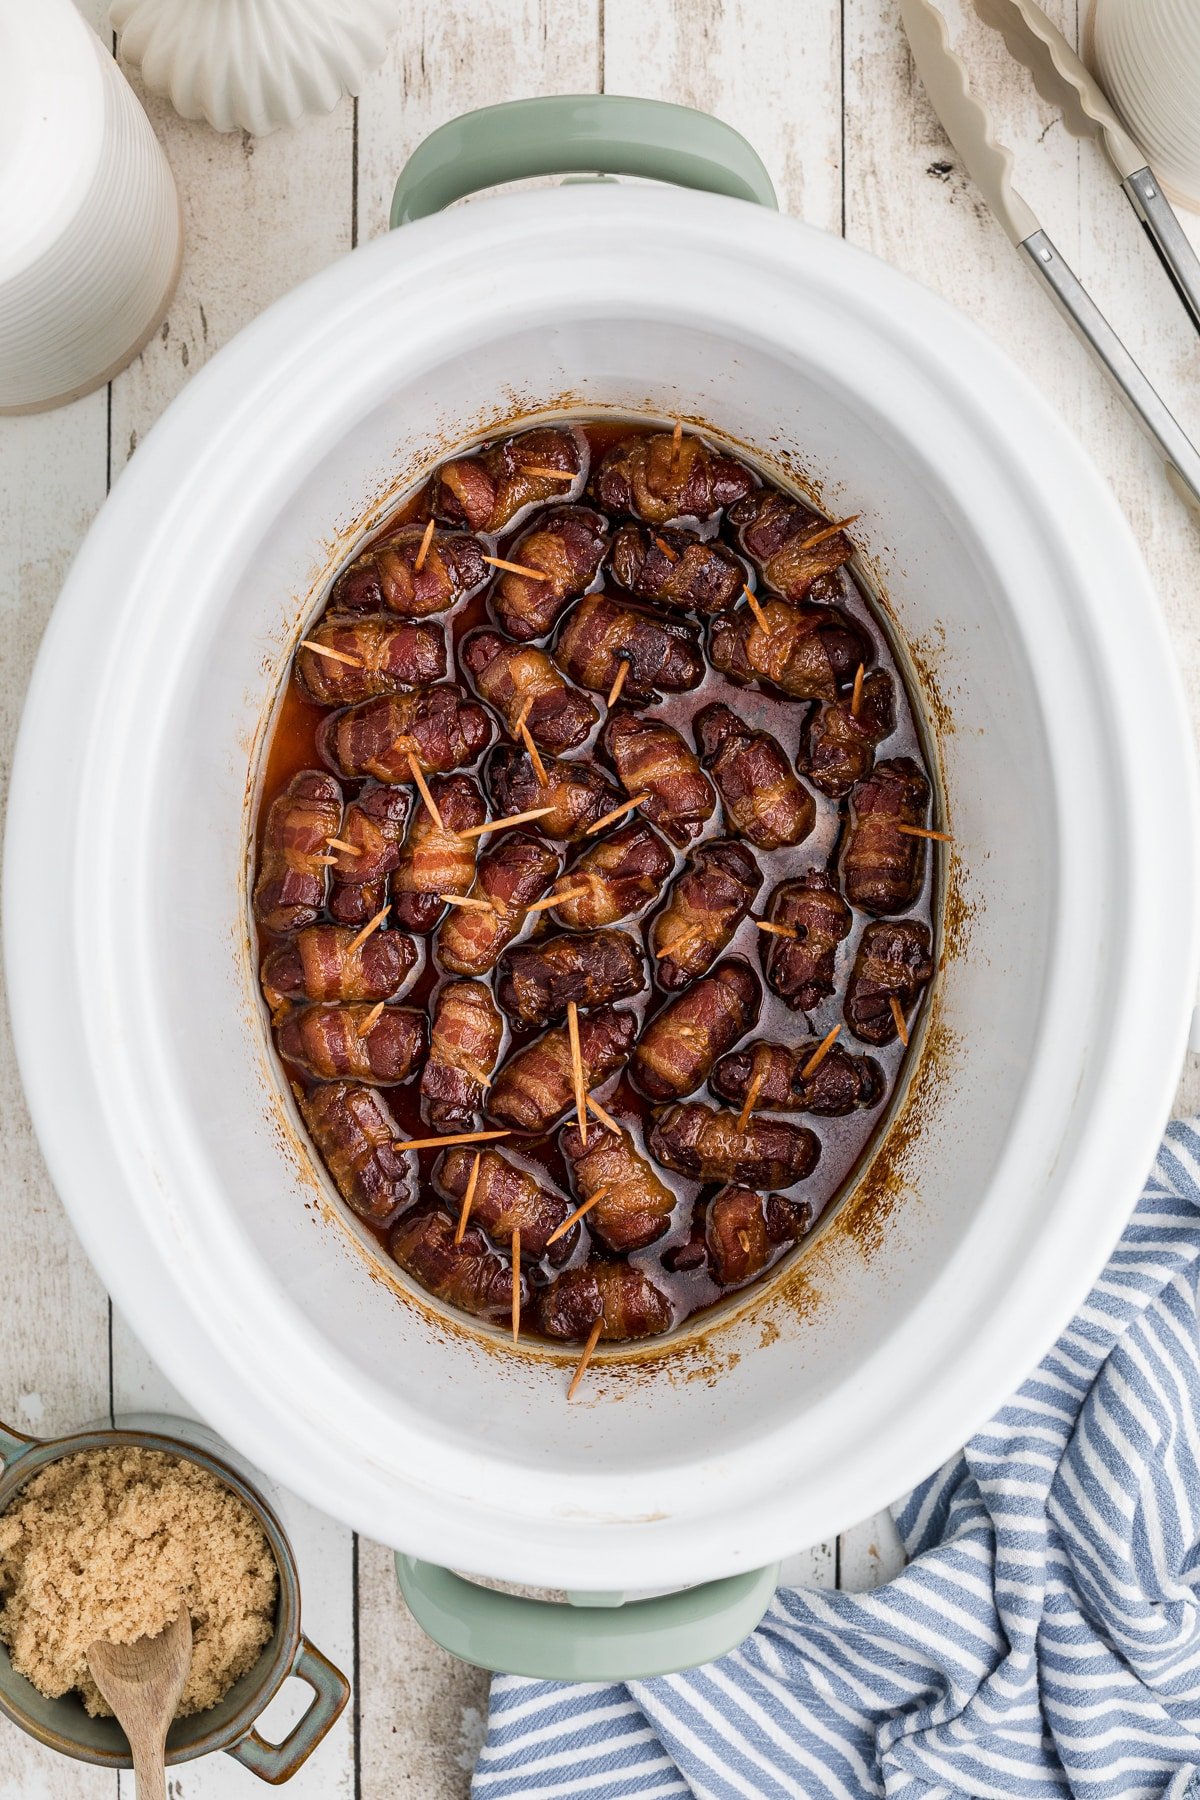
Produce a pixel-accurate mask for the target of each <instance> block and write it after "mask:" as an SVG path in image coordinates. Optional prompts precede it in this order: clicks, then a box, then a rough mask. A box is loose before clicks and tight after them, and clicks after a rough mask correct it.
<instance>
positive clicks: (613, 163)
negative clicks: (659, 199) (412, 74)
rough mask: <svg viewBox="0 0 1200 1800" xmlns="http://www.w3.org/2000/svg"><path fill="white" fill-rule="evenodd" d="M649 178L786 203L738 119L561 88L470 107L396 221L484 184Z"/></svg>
mask: <svg viewBox="0 0 1200 1800" xmlns="http://www.w3.org/2000/svg"><path fill="white" fill-rule="evenodd" d="M571 174H577V175H600V174H605V175H640V176H645V177H648V178H649V179H650V180H653V181H670V182H674V184H675V185H676V187H689V188H701V189H703V190H704V191H705V192H706V193H710V194H727V195H728V196H729V197H730V198H731V199H734V200H754V201H757V202H758V204H759V205H760V206H769V207H772V208H774V207H777V206H778V204H779V202H778V201H777V200H776V198H775V189H774V188H773V186H772V185H771V177H770V176H769V175H768V174H767V171H766V169H765V168H764V166H763V162H762V158H761V157H760V156H759V155H758V153H757V151H755V150H753V149H752V148H751V147H750V145H749V144H748V143H747V142H746V140H745V138H744V137H743V136H742V134H741V132H739V131H735V130H734V129H733V127H732V125H725V124H723V123H722V122H721V120H720V119H714V118H713V117H712V115H711V114H710V113H703V112H697V111H696V110H695V109H694V108H693V107H690V106H672V105H669V104H668V103H667V102H666V101H663V100H633V99H629V98H627V97H626V96H624V95H622V94H554V95H547V96H546V97H544V98H542V99H538V100H510V101H509V102H508V103H507V104H506V105H504V106H485V107H481V108H480V110H479V111H478V112H469V113H464V114H463V115H462V117H461V118H459V119H451V120H450V121H449V123H448V124H445V125H442V126H440V127H439V128H438V130H437V131H433V132H431V133H430V134H429V136H428V137H427V138H426V139H425V140H424V142H423V143H421V144H419V145H418V146H417V148H416V149H415V150H414V151H413V153H412V155H411V156H410V157H409V159H408V161H407V162H406V163H405V165H404V168H403V169H402V170H401V172H400V179H399V181H397V183H396V191H395V193H394V194H393V196H392V216H391V223H392V225H393V227H395V226H397V225H408V224H410V223H411V222H412V220H414V219H424V218H428V217H429V215H430V213H436V212H441V210H442V208H443V207H446V206H450V205H452V204H453V202H454V201H455V200H462V199H464V198H465V197H466V195H468V194H473V193H476V192H477V191H478V190H479V189H480V188H489V187H499V186H500V185H501V184H502V183H504V182H508V181H524V180H526V179H527V178H528V177H529V176H531V175H571Z"/></svg>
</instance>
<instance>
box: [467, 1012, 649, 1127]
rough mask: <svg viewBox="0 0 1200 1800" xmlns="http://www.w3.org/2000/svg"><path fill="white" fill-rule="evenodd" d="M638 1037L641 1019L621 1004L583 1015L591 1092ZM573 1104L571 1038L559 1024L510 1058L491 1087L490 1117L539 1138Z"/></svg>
mask: <svg viewBox="0 0 1200 1800" xmlns="http://www.w3.org/2000/svg"><path fill="white" fill-rule="evenodd" d="M636 1037H637V1020H636V1019H635V1017H634V1015H633V1014H632V1013H631V1012H625V1011H623V1010H622V1009H621V1008H620V1007H618V1006H601V1007H597V1009H596V1011H595V1012H590V1013H581V1014H580V1017H579V1053H580V1060H581V1061H582V1063H583V1080H584V1086H585V1087H586V1088H587V1089H588V1091H589V1092H590V1091H591V1090H592V1089H593V1088H595V1087H598V1086H599V1085H600V1083H601V1082H602V1081H606V1080H607V1079H608V1077H609V1076H610V1075H615V1074H616V1072H617V1070H618V1069H620V1068H622V1067H623V1066H624V1064H625V1062H626V1060H627V1058H628V1056H629V1052H630V1051H631V1050H632V1049H633V1043H634V1039H635V1038H636ZM574 1106H575V1078H574V1072H573V1069H572V1065H571V1044H570V1039H569V1037H568V1034H567V1027H566V1026H565V1025H556V1026H554V1027H553V1029H552V1030H550V1031H547V1032H544V1033H543V1034H542V1036H541V1037H539V1038H535V1039H534V1041H533V1043H532V1044H526V1045H525V1046H524V1047H523V1048H522V1049H520V1050H518V1051H516V1052H515V1054H514V1055H512V1056H510V1057H509V1059H508V1061H507V1062H506V1063H505V1064H504V1065H503V1067H502V1068H501V1070H500V1073H499V1074H498V1075H497V1077H496V1079H495V1081H494V1082H493V1084H492V1091H491V1094H490V1095H489V1097H488V1104H487V1115H488V1118H489V1119H491V1120H492V1121H493V1122H494V1123H495V1124H497V1125H509V1126H512V1127H513V1128H515V1129H516V1130H517V1131H528V1132H534V1133H536V1134H538V1135H540V1134H541V1133H543V1132H546V1131H550V1130H551V1129H552V1128H553V1127H554V1126H555V1125H557V1124H559V1122H560V1121H561V1120H562V1119H565V1118H566V1116H567V1114H568V1113H569V1112H571V1111H572V1110H573V1109H574ZM588 1135H589V1137H590V1135H591V1133H590V1131H589V1133H588Z"/></svg>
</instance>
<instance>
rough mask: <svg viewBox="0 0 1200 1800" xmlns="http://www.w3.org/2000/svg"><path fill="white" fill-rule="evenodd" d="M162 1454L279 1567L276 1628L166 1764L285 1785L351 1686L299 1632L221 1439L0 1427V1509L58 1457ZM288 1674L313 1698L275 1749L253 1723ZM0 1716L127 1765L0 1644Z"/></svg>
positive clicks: (154, 1422) (275, 1524) (283, 1540)
mask: <svg viewBox="0 0 1200 1800" xmlns="http://www.w3.org/2000/svg"><path fill="white" fill-rule="evenodd" d="M115 1449H136V1450H161V1451H163V1452H164V1454H165V1455H167V1456H173V1457H179V1458H182V1459H183V1460H185V1461H187V1462H192V1463H196V1464H197V1465H198V1466H199V1467H200V1468H202V1469H207V1470H208V1472H209V1474H210V1475H215V1476H216V1477H217V1480H218V1481H220V1482H223V1483H224V1485H225V1486H226V1487H227V1488H229V1489H230V1491H231V1492H232V1493H234V1494H236V1495H237V1497H238V1499H239V1500H240V1501H241V1502H242V1503H243V1505H244V1506H246V1507H248V1508H249V1510H250V1512H251V1513H253V1515H254V1517H255V1518H256V1519H257V1521H258V1523H259V1525H260V1526H261V1527H262V1529H263V1531H264V1533H265V1534H266V1539H267V1542H268V1543H269V1544H270V1546H271V1552H272V1555H273V1556H274V1558H275V1565H276V1567H277V1568H278V1570H279V1599H278V1603H277V1610H276V1618H275V1630H274V1633H273V1635H272V1637H271V1641H270V1643H269V1644H268V1645H267V1646H266V1648H265V1650H264V1651H263V1653H262V1655H261V1656H260V1657H259V1659H258V1661H257V1663H256V1664H255V1665H254V1667H253V1668H252V1669H251V1670H249V1671H248V1673H247V1674H245V1675H243V1676H242V1677H241V1679H240V1680H239V1681H236V1682H235V1683H234V1685H233V1686H232V1687H231V1688H230V1690H229V1692H228V1693H227V1694H226V1695H225V1697H224V1698H223V1699H222V1700H219V1701H218V1702H217V1704H216V1705H215V1706H212V1707H209V1708H208V1709H207V1710H206V1711H204V1712H198V1713H193V1714H192V1715H191V1716H190V1717H188V1718H184V1719H176V1720H175V1722H174V1724H173V1725H172V1726H171V1729H170V1731H169V1732H168V1734H167V1763H168V1765H170V1766H173V1765H174V1764H176V1763H183V1762H191V1761H192V1760H193V1759H194V1758H196V1757H198V1756H208V1755H209V1754H210V1753H211V1752H212V1751H214V1750H224V1751H227V1752H228V1754H229V1755H230V1756H232V1757H234V1758H235V1759H236V1761H238V1762H240V1763H241V1764H242V1765H243V1766H244V1767H245V1768H247V1769H250V1770H251V1771H252V1772H253V1773H254V1774H255V1775H257V1776H258V1777H259V1779H260V1780H262V1781H268V1782H270V1783H271V1784H272V1785H277V1784H278V1783H279V1782H282V1781H288V1780H290V1779H291V1777H292V1776H293V1775H294V1774H295V1773H296V1771H297V1769H298V1768H299V1767H300V1766H301V1764H302V1763H304V1762H306V1761H307V1759H308V1757H309V1756H310V1755H311V1754H312V1752H313V1751H314V1750H315V1749H316V1747H317V1745H318V1744H319V1743H320V1742H321V1740H322V1738H323V1737H324V1736H325V1734H326V1733H327V1732H328V1731H329V1729H330V1727H331V1726H332V1725H333V1724H334V1722H335V1720H336V1719H337V1718H338V1716H339V1714H340V1713H341V1711H342V1709H343V1707H344V1706H345V1704H346V1701H347V1700H348V1699H349V1696H350V1684H349V1682H348V1681H347V1680H346V1677H345V1676H344V1675H343V1674H342V1673H341V1671H340V1670H339V1669H335V1668H334V1666H333V1664H332V1663H331V1662H330V1661H329V1660H328V1658H327V1657H325V1656H322V1654H321V1652H320V1651H319V1650H318V1649H317V1648H316V1646H315V1644H312V1643H310V1642H309V1640H308V1639H307V1638H306V1637H305V1636H304V1634H303V1632H302V1631H301V1629H300V1578H299V1575H298V1573H297V1570H296V1559H295V1556H294V1555H293V1553H292V1547H291V1545H290V1544H289V1542H288V1540H287V1536H286V1534H285V1533H284V1530H283V1527H282V1525H281V1524H280V1522H279V1519H278V1518H277V1517H276V1514H275V1512H274V1510H273V1509H272V1507H271V1506H270V1505H269V1504H268V1502H267V1501H266V1500H265V1499H264V1498H263V1495H262V1494H261V1493H260V1492H259V1491H258V1489H257V1488H256V1487H254V1486H253V1485H252V1484H251V1482H250V1481H249V1480H248V1479H247V1475H246V1473H244V1472H243V1468H242V1466H240V1465H239V1464H238V1463H237V1462H236V1461H235V1459H234V1453H233V1452H232V1451H230V1450H229V1449H228V1448H227V1446H226V1445H225V1444H223V1443H222V1442H221V1440H220V1439H219V1438H218V1437H216V1436H215V1435H214V1433H212V1432H210V1431H208V1430H207V1429H206V1428H205V1427H204V1426H203V1425H199V1424H196V1423H195V1422H194V1421H192V1420H190V1419H178V1418H170V1417H167V1416H165V1415H158V1414H156V1415H152V1416H151V1415H138V1416H135V1417H130V1418H127V1419H123V1420H122V1421H121V1423H120V1425H119V1427H118V1428H117V1429H115V1430H113V1429H109V1428H107V1427H104V1426H98V1427H85V1428H84V1429H83V1430H81V1431H77V1432H72V1433H71V1434H70V1435H69V1436H67V1437H60V1438H54V1439H52V1440H48V1441H42V1440H39V1439H37V1438H31V1437H26V1436H24V1435H23V1434H22V1433H21V1432H18V1431H14V1430H13V1429H12V1427H11V1426H8V1425H0V1464H2V1472H0V1512H3V1511H4V1509H5V1508H6V1507H8V1506H10V1505H11V1504H12V1502H13V1501H14V1500H15V1499H16V1497H17V1495H18V1494H19V1493H20V1491H21V1489H22V1488H23V1487H24V1486H25V1484H26V1483H27V1482H28V1481H30V1480H32V1478H33V1477H34V1476H35V1475H37V1474H39V1473H40V1471H41V1470H43V1469H45V1468H48V1467H49V1466H50V1464H51V1463H56V1462H59V1461H61V1460H62V1458H63V1457H66V1456H78V1455H80V1454H81V1453H85V1452H88V1451H96V1450H115ZM289 1675H295V1676H298V1677H299V1679H300V1680H301V1681H304V1682H306V1683H307V1684H308V1686H309V1687H310V1688H311V1689H312V1695H313V1697H312V1700H311V1701H310V1703H309V1705H308V1707H307V1708H306V1709H305V1712H304V1714H303V1716H302V1717H301V1718H300V1719H299V1720H297V1722H296V1724H295V1725H293V1727H292V1729H291V1730H290V1731H289V1732H288V1734H287V1736H286V1737H285V1738H284V1739H283V1740H282V1742H281V1743H278V1744H272V1743H269V1742H268V1741H267V1739H266V1738H264V1737H263V1736H261V1735H260V1733H259V1732H258V1730H257V1729H256V1721H257V1719H258V1718H259V1716H260V1714H261V1713H262V1712H263V1711H264V1710H265V1709H266V1707H267V1706H268V1705H269V1704H270V1702H271V1701H272V1700H273V1699H274V1697H275V1695H276V1694H277V1693H278V1692H279V1689H280V1688H281V1687H282V1686H283V1684H284V1682H285V1681H286V1680H287V1678H288V1677H289ZM0 1711H3V1712H4V1713H6V1714H7V1715H8V1717H9V1718H10V1719H11V1720H12V1721H13V1723H14V1725H19V1726H20V1727H21V1729H22V1730H23V1731H27V1732H28V1733H29V1735H30V1737H34V1738H37V1739H38V1741H39V1742H40V1743H43V1744H48V1745H49V1746H50V1748H51V1749H52V1750H59V1751H61V1752H62V1754H63V1755H64V1756H73V1757H76V1758H77V1759H78V1760H79V1761H80V1762H90V1763H99V1764H101V1765H102V1766H103V1767H105V1768H109V1769H128V1768H132V1766H133V1764H132V1760H131V1758H130V1755H129V1745H128V1743H127V1742H126V1738H125V1733H124V1732H123V1731H122V1730H121V1727H120V1726H119V1725H118V1724H117V1722H116V1720H115V1719H112V1718H96V1719H93V1718H91V1717H89V1715H88V1713H87V1712H86V1711H85V1710H84V1706H83V1702H82V1700H81V1699H80V1698H79V1695H78V1694H75V1693H71V1694H65V1695H63V1696H62V1697H61V1698H60V1699H57V1700H48V1699H47V1698H46V1696H45V1695H44V1694H42V1693H39V1691H38V1689H37V1688H35V1687H34V1686H33V1684H32V1683H31V1682H29V1681H27V1680H26V1679H25V1677H24V1676H23V1675H18V1673H17V1671H16V1670H15V1669H14V1668H13V1666H12V1663H11V1661H10V1659H9V1654H8V1651H7V1649H5V1648H4V1647H3V1646H2V1645H0Z"/></svg>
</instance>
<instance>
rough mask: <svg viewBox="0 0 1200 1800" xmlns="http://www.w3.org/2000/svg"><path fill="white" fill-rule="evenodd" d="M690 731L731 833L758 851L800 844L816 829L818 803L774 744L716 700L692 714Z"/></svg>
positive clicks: (767, 734)
mask: <svg viewBox="0 0 1200 1800" xmlns="http://www.w3.org/2000/svg"><path fill="white" fill-rule="evenodd" d="M692 730H693V731H694V732H695V734H696V743H697V746H698V747H699V750H700V754H701V756H702V757H703V758H704V766H705V768H706V769H709V770H711V772H712V777H713V780H714V781H715V782H716V784H717V790H718V792H719V793H720V796H721V804H722V806H723V807H724V809H725V823H726V825H727V826H728V828H729V830H730V831H734V832H736V833H737V834H738V836H739V837H744V838H745V839H746V841H747V842H748V843H751V844H753V845H754V846H755V848H756V849H758V850H778V849H780V848H781V846H783V845H784V844H789V845H791V844H802V843H803V842H804V840H805V838H806V837H807V836H808V834H809V832H810V831H811V830H812V828H813V826H814V825H815V824H816V819H817V803H816V801H815V800H814V799H813V797H812V795H811V794H810V793H809V792H808V789H807V788H806V787H804V786H803V785H802V784H801V783H800V782H799V781H798V780H797V779H796V775H795V772H794V771H793V769H792V765H791V764H790V763H789V761H788V759H787V757H786V756H785V755H784V753H783V750H782V748H781V746H780V744H779V742H778V740H777V739H776V738H773V737H772V736H771V734H770V733H769V732H767V731H753V730H751V728H750V726H749V725H747V724H745V722H744V721H743V720H741V719H739V718H738V716H737V714H736V713H735V712H734V710H733V708H732V707H729V706H723V705H721V703H720V702H719V701H718V702H717V703H716V704H715V705H713V706H706V707H705V708H704V710H703V712H699V713H697V714H696V717H695V719H694V720H693V721H692Z"/></svg>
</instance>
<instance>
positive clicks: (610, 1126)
mask: <svg viewBox="0 0 1200 1800" xmlns="http://www.w3.org/2000/svg"><path fill="white" fill-rule="evenodd" d="M587 1103H588V1111H589V1112H591V1113H592V1114H593V1115H594V1116H595V1117H596V1118H597V1119H599V1121H600V1123H601V1124H602V1125H603V1126H604V1128H605V1130H606V1131H612V1132H615V1133H616V1135H617V1136H618V1137H620V1136H621V1134H622V1132H623V1131H624V1126H623V1125H622V1124H621V1121H620V1120H619V1119H614V1118H613V1116H612V1114H611V1113H610V1112H605V1110H604V1108H603V1107H602V1106H601V1104H600V1102H599V1101H598V1100H596V1099H594V1098H593V1096H592V1095H591V1094H589V1095H588V1097H587Z"/></svg>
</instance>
